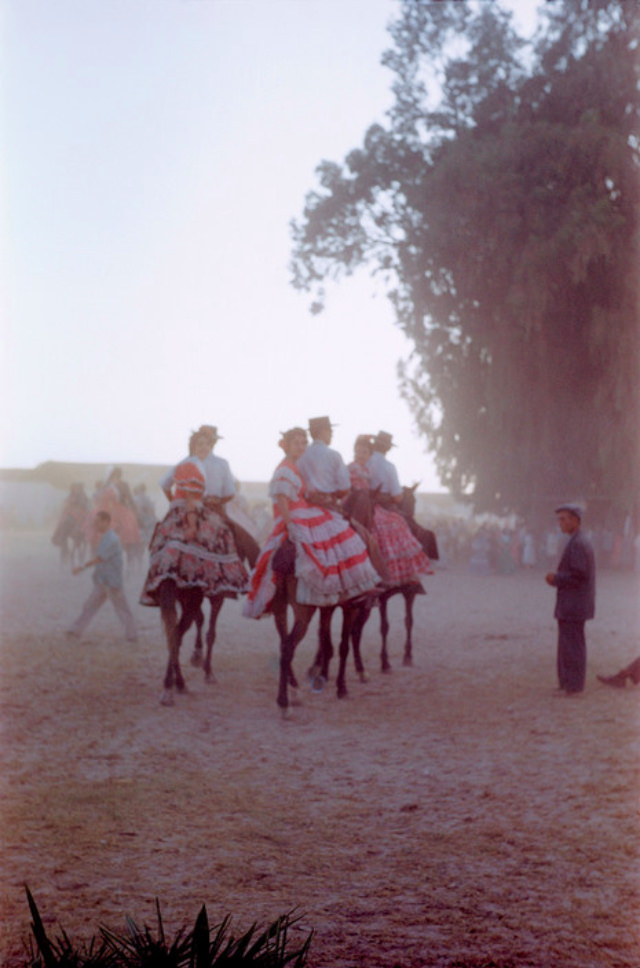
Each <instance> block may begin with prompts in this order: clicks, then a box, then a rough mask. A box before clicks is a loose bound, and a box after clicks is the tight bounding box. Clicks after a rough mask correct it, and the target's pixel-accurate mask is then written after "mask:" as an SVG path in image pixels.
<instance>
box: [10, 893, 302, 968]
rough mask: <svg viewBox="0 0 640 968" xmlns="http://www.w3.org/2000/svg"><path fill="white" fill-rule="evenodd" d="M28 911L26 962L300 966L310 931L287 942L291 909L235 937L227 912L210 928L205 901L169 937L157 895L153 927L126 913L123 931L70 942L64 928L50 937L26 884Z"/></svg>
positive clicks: (81, 967) (146, 967) (61, 966)
mask: <svg viewBox="0 0 640 968" xmlns="http://www.w3.org/2000/svg"><path fill="white" fill-rule="evenodd" d="M26 892H27V900H28V902H29V909H30V911H31V917H32V923H31V930H32V938H31V939H30V943H29V945H28V947H27V961H26V963H25V968H285V966H290V968H304V966H305V965H306V963H307V956H308V952H309V946H310V944H311V939H312V937H313V931H311V932H310V933H309V935H308V936H307V937H306V939H305V940H304V941H303V943H302V944H301V945H300V946H299V947H296V948H292V947H291V946H290V945H289V929H290V928H291V927H292V926H293V925H294V924H297V923H298V922H299V921H300V916H298V915H295V912H293V911H291V912H289V913H287V914H283V915H281V916H280V917H279V918H277V919H276V920H275V921H273V922H272V923H271V924H270V925H268V926H267V927H266V928H264V929H263V930H259V929H258V926H257V924H256V923H254V924H253V925H251V927H250V928H249V929H248V930H247V931H245V932H244V933H243V934H241V935H239V936H238V937H235V936H234V935H233V934H232V932H231V915H227V917H225V918H224V920H223V921H222V922H220V924H218V925H217V926H214V927H213V928H211V927H210V926H209V918H208V915H207V909H206V907H205V906H204V905H203V906H202V908H201V909H200V912H199V913H198V916H197V918H196V921H195V924H194V926H193V928H192V929H191V930H190V931H187V930H186V929H185V928H181V929H180V930H179V931H178V932H177V933H176V935H175V936H174V937H173V939H169V938H168V937H167V934H166V932H165V928H164V924H163V921H162V914H161V912H160V904H159V902H158V900H157V899H156V917H157V927H156V929H155V931H153V930H151V929H150V928H149V927H147V926H146V925H145V926H144V927H142V928H141V927H139V926H138V925H137V924H136V922H135V921H133V919H132V918H130V917H127V918H126V928H125V931H124V933H118V932H115V931H113V930H112V929H110V928H107V927H103V926H101V927H100V928H99V932H100V935H99V937H98V938H96V937H94V938H92V939H91V941H90V942H89V944H88V945H84V946H74V944H73V943H72V942H71V940H70V939H69V937H68V935H67V934H66V933H65V932H64V931H62V932H61V934H60V935H59V936H58V937H57V938H55V939H53V940H52V939H50V938H49V937H48V935H47V933H46V931H45V928H44V923H43V921H42V918H41V916H40V912H39V910H38V907H37V905H36V902H35V900H34V898H33V896H32V894H31V892H30V890H29V888H28V887H27V888H26Z"/></svg>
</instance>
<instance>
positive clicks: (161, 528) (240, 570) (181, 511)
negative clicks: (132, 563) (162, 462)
mask: <svg viewBox="0 0 640 968" xmlns="http://www.w3.org/2000/svg"><path fill="white" fill-rule="evenodd" d="M204 489H205V479H204V473H203V471H202V468H201V466H200V462H199V461H198V460H197V459H193V460H187V461H183V462H182V463H181V464H179V465H178V466H177V467H176V470H175V472H174V478H173V494H172V497H173V500H172V502H171V505H170V506H169V510H168V512H167V514H166V516H165V517H164V518H163V520H162V521H160V522H159V524H157V525H156V528H155V531H154V532H153V537H152V538H151V542H150V544H149V571H148V573H147V577H146V580H145V583H144V586H143V589H142V593H141V595H140V604H141V605H152V606H154V605H155V606H157V605H159V602H158V589H159V588H160V585H161V584H162V582H163V581H165V580H167V579H170V580H171V581H174V582H175V583H176V585H177V586H178V588H201V589H202V590H203V592H204V594H205V596H207V597H212V596H214V595H222V594H224V595H228V596H230V597H235V596H236V595H237V594H239V593H242V592H245V591H246V589H247V579H248V575H247V570H246V568H245V567H244V565H243V563H242V561H241V560H240V558H239V556H238V552H237V549H236V544H235V541H234V538H233V533H232V531H231V528H230V527H229V525H228V524H227V523H226V522H225V520H224V519H223V518H222V517H221V515H219V514H218V513H217V512H216V511H213V510H211V509H210V508H205V507H204V505H203V504H202V503H201V499H202V496H203V494H204ZM189 499H191V501H190V502H189V503H190V505H191V506H190V508H189V510H195V512H196V515H197V527H196V529H195V536H193V531H192V530H191V529H190V528H189V523H188V522H187V506H188V501H189ZM194 501H196V502H197V503H195V504H194V503H193V502H194ZM191 523H192V524H193V522H191Z"/></svg>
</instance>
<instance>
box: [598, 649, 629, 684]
mask: <svg viewBox="0 0 640 968" xmlns="http://www.w3.org/2000/svg"><path fill="white" fill-rule="evenodd" d="M597 678H598V679H599V680H600V682H603V683H604V684H605V686H613V687H614V688H615V689H624V687H625V686H626V684H627V679H631V682H632V683H633V684H634V686H637V685H638V683H639V682H640V656H638V658H637V659H634V660H633V662H630V663H629V665H628V666H625V667H624V669H621V670H620V672H616V674H615V676H598V677H597Z"/></svg>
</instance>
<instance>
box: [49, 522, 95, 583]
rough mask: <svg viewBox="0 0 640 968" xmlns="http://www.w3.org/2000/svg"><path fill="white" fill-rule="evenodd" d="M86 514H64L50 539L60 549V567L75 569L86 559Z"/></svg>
mask: <svg viewBox="0 0 640 968" xmlns="http://www.w3.org/2000/svg"><path fill="white" fill-rule="evenodd" d="M86 516H87V515H86V514H85V515H83V516H81V515H80V514H79V513H77V512H75V513H74V512H73V511H69V512H66V513H65V514H64V516H63V517H62V519H61V521H60V523H59V524H58V526H57V528H56V530H55V532H54V534H53V537H52V539H51V541H52V543H53V544H54V545H57V546H58V547H59V548H60V561H61V563H62V565H65V566H66V565H70V566H71V568H72V569H73V568H76V567H77V566H79V565H82V564H84V561H85V559H86V557H87V544H88V542H87V532H86V521H85V518H86Z"/></svg>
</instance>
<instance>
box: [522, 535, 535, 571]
mask: <svg viewBox="0 0 640 968" xmlns="http://www.w3.org/2000/svg"><path fill="white" fill-rule="evenodd" d="M522 564H523V566H524V567H525V568H535V566H536V542H535V539H534V537H533V533H532V532H531V531H530V530H529V528H527V530H526V531H525V533H524V546H523V549H522Z"/></svg>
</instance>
